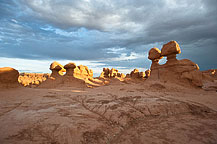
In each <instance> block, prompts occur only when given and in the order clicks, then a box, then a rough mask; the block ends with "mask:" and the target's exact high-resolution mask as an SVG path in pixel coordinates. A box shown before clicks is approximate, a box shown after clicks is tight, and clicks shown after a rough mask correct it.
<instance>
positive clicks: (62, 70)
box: [50, 61, 66, 75]
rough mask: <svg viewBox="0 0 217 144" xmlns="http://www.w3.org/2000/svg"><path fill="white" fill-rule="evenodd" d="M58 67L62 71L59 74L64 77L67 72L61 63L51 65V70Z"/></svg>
mask: <svg viewBox="0 0 217 144" xmlns="http://www.w3.org/2000/svg"><path fill="white" fill-rule="evenodd" d="M56 66H59V67H61V69H60V70H59V71H58V73H59V74H60V75H63V72H66V70H65V69H64V68H63V65H61V64H60V63H58V62H56V61H54V62H53V63H51V65H50V70H51V71H52V70H53V69H55V67H56Z"/></svg>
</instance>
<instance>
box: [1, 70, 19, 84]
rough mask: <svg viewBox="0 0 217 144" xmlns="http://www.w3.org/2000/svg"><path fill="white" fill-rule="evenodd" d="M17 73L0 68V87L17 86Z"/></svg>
mask: <svg viewBox="0 0 217 144" xmlns="http://www.w3.org/2000/svg"><path fill="white" fill-rule="evenodd" d="M18 77H19V72H18V71H17V70H15V69H14V68H11V67H3V68H0V86H1V85H2V86H3V87H4V86H6V87H14V86H18Z"/></svg>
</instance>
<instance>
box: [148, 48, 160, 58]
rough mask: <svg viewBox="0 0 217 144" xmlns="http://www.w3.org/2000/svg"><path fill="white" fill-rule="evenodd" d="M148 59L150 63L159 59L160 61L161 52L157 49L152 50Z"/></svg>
mask: <svg viewBox="0 0 217 144" xmlns="http://www.w3.org/2000/svg"><path fill="white" fill-rule="evenodd" d="M148 58H149V59H150V60H152V61H159V59H162V58H163V57H162V56H161V51H160V50H159V49H158V48H152V49H150V51H149V54H148Z"/></svg>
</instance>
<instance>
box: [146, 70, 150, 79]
mask: <svg viewBox="0 0 217 144" xmlns="http://www.w3.org/2000/svg"><path fill="white" fill-rule="evenodd" d="M150 73H151V71H150V70H146V71H145V78H148V77H149V76H150Z"/></svg>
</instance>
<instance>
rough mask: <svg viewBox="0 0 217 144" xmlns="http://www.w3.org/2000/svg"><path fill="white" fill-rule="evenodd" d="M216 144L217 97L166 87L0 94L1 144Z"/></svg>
mask: <svg viewBox="0 0 217 144" xmlns="http://www.w3.org/2000/svg"><path fill="white" fill-rule="evenodd" d="M30 143H31V144H59V143H60V144H80V143H81V144H83V143H84V144H94V143H99V144H104V143H105V144H146V143H148V144H149V143H152V144H171V143H178V144H216V143H217V93H216V92H214V91H210V92H207V91H204V90H202V89H193V88H191V89H187V88H184V87H179V86H175V85H172V84H171V85H169V84H164V85H162V84H159V83H154V82H153V83H150V82H149V83H148V82H140V83H131V84H125V83H122V84H113V85H108V86H102V87H98V88H85V89H78V88H77V89H74V88H69V87H63V88H56V89H41V88H40V89H39V88H17V89H8V90H1V91H0V144H30Z"/></svg>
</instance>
